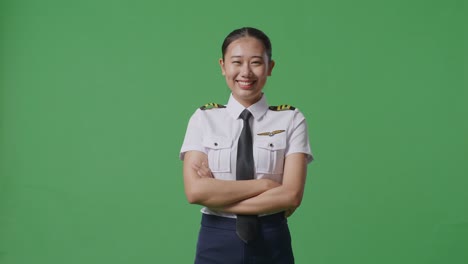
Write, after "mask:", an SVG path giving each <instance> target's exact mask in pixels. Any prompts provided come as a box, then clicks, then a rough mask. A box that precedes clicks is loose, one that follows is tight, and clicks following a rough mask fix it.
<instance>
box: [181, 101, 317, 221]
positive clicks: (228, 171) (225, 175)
mask: <svg viewBox="0 0 468 264" xmlns="http://www.w3.org/2000/svg"><path fill="white" fill-rule="evenodd" d="M244 109H245V107H244V106H243V105H241V104H240V103H239V102H237V101H236V99H234V97H233V96H232V94H231V96H230V98H229V102H228V104H227V105H226V108H214V109H209V110H200V109H197V110H196V111H195V113H194V114H193V115H192V117H191V118H190V121H189V124H188V127H187V132H186V134H185V138H184V143H183V144H182V149H181V150H180V159H182V160H183V159H184V154H185V153H186V152H187V151H192V150H195V151H201V152H203V153H205V154H206V155H207V156H208V166H209V168H210V169H211V171H212V173H213V176H214V177H215V178H216V179H222V180H236V160H237V141H238V140H239V136H240V133H241V131H242V127H243V120H242V119H240V118H239V115H240V113H241V112H242V111H243V110H244ZM247 109H248V110H249V111H250V112H251V113H252V116H253V117H252V118H250V126H251V129H252V138H253V155H254V163H255V171H256V173H255V178H256V179H262V178H267V179H271V180H274V181H276V182H279V183H281V182H282V180H283V166H284V161H285V157H286V156H287V155H289V154H292V153H304V154H306V155H307V159H308V162H311V161H312V160H313V156H312V152H311V150H310V144H309V136H308V134H307V124H306V120H305V118H304V115H303V114H302V113H301V112H300V111H299V110H298V109H297V108H296V109H295V110H283V111H273V110H270V109H268V104H267V101H266V97H265V95H263V96H262V98H261V99H260V101H258V102H257V103H255V104H253V105H251V106H250V107H248V108H247ZM202 212H203V213H206V214H215V215H219V216H225V217H235V215H234V214H226V213H222V212H217V211H213V210H210V209H209V208H206V207H205V208H203V209H202Z"/></svg>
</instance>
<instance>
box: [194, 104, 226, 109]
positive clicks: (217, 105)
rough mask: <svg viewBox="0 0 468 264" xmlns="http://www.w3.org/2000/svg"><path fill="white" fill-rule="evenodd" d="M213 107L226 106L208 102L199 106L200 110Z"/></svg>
mask: <svg viewBox="0 0 468 264" xmlns="http://www.w3.org/2000/svg"><path fill="white" fill-rule="evenodd" d="M213 108H226V106H224V105H222V104H217V103H209V104H206V105H204V106H202V107H200V110H210V109H213Z"/></svg>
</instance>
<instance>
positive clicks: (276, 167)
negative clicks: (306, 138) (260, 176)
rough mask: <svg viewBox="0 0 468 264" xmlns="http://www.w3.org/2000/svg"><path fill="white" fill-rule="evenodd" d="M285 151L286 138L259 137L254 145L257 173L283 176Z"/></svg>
mask: <svg viewBox="0 0 468 264" xmlns="http://www.w3.org/2000/svg"><path fill="white" fill-rule="evenodd" d="M285 151H286V138H285V137H284V136H274V137H266V138H263V137H261V138H258V137H257V138H256V141H255V143H254V155H255V167H256V171H257V173H266V174H282V173H283V167H284V154H285Z"/></svg>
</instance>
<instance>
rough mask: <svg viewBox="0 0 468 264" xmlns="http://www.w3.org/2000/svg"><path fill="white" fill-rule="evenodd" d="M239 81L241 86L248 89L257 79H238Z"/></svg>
mask: <svg viewBox="0 0 468 264" xmlns="http://www.w3.org/2000/svg"><path fill="white" fill-rule="evenodd" d="M237 83H238V84H239V87H240V88H242V89H248V88H251V87H252V86H253V84H254V83H255V81H237Z"/></svg>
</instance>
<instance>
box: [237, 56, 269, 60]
mask: <svg viewBox="0 0 468 264" xmlns="http://www.w3.org/2000/svg"><path fill="white" fill-rule="evenodd" d="M242 57H243V56H231V59H233V58H242ZM252 58H260V59H263V57H262V56H252Z"/></svg>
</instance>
